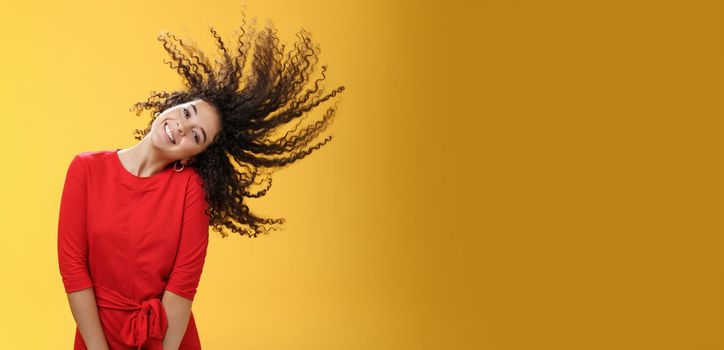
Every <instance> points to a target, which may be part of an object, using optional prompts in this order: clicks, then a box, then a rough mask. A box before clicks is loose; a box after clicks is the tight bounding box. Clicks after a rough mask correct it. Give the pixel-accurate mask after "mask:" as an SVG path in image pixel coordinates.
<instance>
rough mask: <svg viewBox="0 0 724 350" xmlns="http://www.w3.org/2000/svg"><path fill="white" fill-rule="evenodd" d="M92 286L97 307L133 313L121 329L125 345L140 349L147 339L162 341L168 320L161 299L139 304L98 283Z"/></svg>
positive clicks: (152, 299)
mask: <svg viewBox="0 0 724 350" xmlns="http://www.w3.org/2000/svg"><path fill="white" fill-rule="evenodd" d="M93 285H94V286H95V288H94V292H95V295H96V303H97V304H98V307H102V308H108V309H114V310H125V311H133V312H132V313H131V315H130V316H128V318H127V319H126V321H125V323H124V324H123V328H121V339H123V342H124V343H126V345H128V346H134V347H137V349H141V346H142V345H144V344H145V343H146V341H147V340H148V339H149V338H155V339H158V340H163V337H164V336H165V335H166V329H167V328H168V319H167V318H166V310H165V309H164V308H163V303H162V302H161V299H159V298H151V299H148V300H144V301H143V302H141V303H140V304H139V303H137V302H136V301H135V300H133V299H129V298H127V297H125V296H124V295H122V294H120V293H118V292H117V291H115V290H113V289H111V288H108V287H105V286H103V285H100V284H98V283H93Z"/></svg>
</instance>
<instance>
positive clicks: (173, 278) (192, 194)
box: [161, 173, 209, 350]
mask: <svg viewBox="0 0 724 350" xmlns="http://www.w3.org/2000/svg"><path fill="white" fill-rule="evenodd" d="M208 207H209V204H208V203H207V202H206V198H205V192H204V188H203V180H202V179H201V177H200V176H199V175H198V174H196V173H193V176H191V177H190V179H189V183H188V184H187V188H186V195H185V198H184V211H183V222H182V224H181V236H180V238H179V245H178V251H177V252H176V258H175V260H174V265H173V267H172V268H171V274H170V275H169V279H168V283H166V288H165V291H164V293H163V298H162V300H161V302H162V303H163V307H164V309H165V310H166V316H167V319H168V329H167V330H166V335H165V336H164V339H163V348H164V350H166V349H173V350H176V349H178V346H179V344H181V340H182V339H183V337H184V335H185V334H186V328H187V327H188V322H189V317H190V315H191V304H192V302H193V300H194V297H195V296H196V288H197V287H198V285H199V281H200V280H201V273H202V271H203V269H204V261H205V259H206V249H207V247H208V245H209V216H208V215H206V213H205V211H206V209H208Z"/></svg>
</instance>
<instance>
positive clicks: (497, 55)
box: [0, 0, 724, 350]
mask: <svg viewBox="0 0 724 350" xmlns="http://www.w3.org/2000/svg"><path fill="white" fill-rule="evenodd" d="M723 6H724V5H723V4H722V2H721V1H687V2H683V1H682V2H672V1H516V0H508V1H446V2H438V1H429V0H425V1H381V0H369V1H321V0H319V1H315V0H309V1H254V0H251V1H249V3H248V14H249V15H250V16H256V17H257V18H258V24H257V28H260V27H261V26H262V25H263V23H264V21H265V20H266V19H270V20H271V21H273V23H274V24H275V26H276V28H277V29H278V30H279V35H280V38H281V39H282V41H283V42H287V43H291V41H292V40H293V39H294V34H295V33H296V32H297V31H298V30H300V29H301V28H305V29H307V30H308V31H310V32H311V33H312V37H313V39H314V40H315V42H317V43H319V44H320V45H321V48H322V53H321V56H320V65H321V64H327V65H328V68H329V69H328V70H327V73H328V79H327V80H326V81H325V83H326V84H327V85H326V86H327V87H328V88H329V89H331V88H334V87H336V86H339V85H345V87H346V90H345V91H344V93H342V94H341V95H339V96H340V98H338V99H336V100H338V101H340V104H339V107H340V108H339V109H338V113H337V117H336V120H335V122H334V124H332V126H331V127H330V129H328V134H333V135H334V139H333V140H332V142H330V143H328V144H327V145H325V146H324V147H322V148H321V149H320V150H318V151H316V152H315V153H313V154H312V155H310V156H309V157H307V158H306V159H303V160H302V161H300V162H298V163H296V164H294V165H293V166H291V167H289V168H287V169H284V170H282V171H280V172H278V173H276V174H275V177H274V186H273V187H272V189H271V191H270V192H269V193H268V195H267V196H266V197H264V198H262V199H260V200H256V201H254V202H253V204H254V208H255V209H256V210H257V211H259V212H260V213H262V214H265V215H270V216H283V217H285V218H286V219H287V224H286V225H285V230H283V231H277V232H273V233H272V234H271V235H269V236H262V237H259V238H257V239H247V238H244V239H240V238H239V237H238V236H237V237H233V236H232V237H229V238H226V239H221V238H220V237H219V236H218V235H215V234H214V233H213V232H212V240H211V242H210V246H209V252H208V256H207V262H206V265H205V268H204V274H203V276H202V279H201V284H200V286H199V291H198V295H197V298H196V299H195V302H194V305H193V310H194V315H195V316H196V320H197V324H198V328H199V332H200V335H201V341H202V344H203V345H204V348H206V349H496V350H497V349H724V332H723V331H722V330H723V329H724V303H723V302H722V300H723V299H722V298H723V297H724V283H722V282H723V280H722V278H724V256H723V255H722V253H721V252H722V250H723V249H722V248H724V239H722V234H723V233H724V230H723V227H722V214H721V213H722V209H724V208H723V205H722V198H724V197H723V196H722V194H723V193H722V186H721V179H722V175H723V174H722V166H721V150H722V147H721V134H722V126H723V124H724V123H723V122H722V121H723V118H722V117H723V116H724V110H723V108H722V102H723V100H722V98H721V96H722V92H724V91H723V90H724V74H723V73H724V69H722V67H724V25H723V24H724V13H723V11H724V9H723ZM241 8H242V5H241V2H237V1H207V2H203V3H202V2H201V1H154V2H145V1H113V2H110V1H106V2H95V1H73V2H67V3H59V2H53V1H23V2H6V3H4V4H3V9H2V11H0V45H2V53H3V54H2V57H1V58H0V60H1V61H0V63H1V64H0V96H1V97H0V98H1V100H0V101H1V104H0V116H2V118H1V119H0V123H2V126H3V128H2V134H1V137H0V146H2V149H3V152H2V160H1V161H0V164H2V165H1V166H2V171H1V172H0V180H1V181H0V189H1V191H2V192H1V193H2V200H1V201H0V205H2V207H1V208H0V209H1V210H0V213H1V214H0V215H2V217H1V218H2V224H3V226H2V227H3V229H2V233H3V234H2V235H1V236H0V237H2V238H1V240H2V241H0V266H1V267H0V273H1V274H2V277H3V282H4V283H3V288H2V289H0V297H1V298H0V300H3V302H2V303H3V304H2V311H1V313H2V317H0V342H2V345H0V347H1V348H8V349H68V348H70V347H71V344H72V340H73V331H74V323H73V319H72V315H71V313H70V309H69V307H68V303H67V299H66V296H65V293H64V292H63V288H62V283H61V280H60V275H59V273H58V269H57V255H56V250H55V249H56V235H57V212H58V205H59V200H60V194H61V190H62V184H63V180H64V175H65V171H66V169H67V166H68V164H69V161H70V160H71V158H72V156H73V155H74V154H76V153H78V152H81V151H88V150H100V149H113V148H124V147H128V146H130V145H132V144H133V143H134V142H135V140H133V139H132V136H131V134H132V131H133V129H134V128H137V127H142V126H145V124H146V119H145V118H144V119H140V118H138V117H136V116H135V115H133V114H132V113H131V112H129V111H128V108H129V107H130V105H131V104H132V103H134V102H136V101H139V100H143V99H145V98H146V96H147V95H148V93H149V92H150V91H151V90H163V89H173V88H178V87H179V83H180V81H179V78H178V77H177V75H176V73H175V72H174V71H173V70H172V69H170V68H169V67H168V66H167V65H164V64H163V63H162V60H163V59H164V58H166V57H167V56H166V54H165V52H164V51H163V49H162V48H161V45H160V43H159V42H158V41H157V40H156V36H157V35H158V33H159V32H160V31H162V30H169V31H171V32H174V33H176V34H178V35H180V36H182V37H184V38H192V39H194V40H195V41H197V42H198V43H199V44H200V45H202V47H205V48H209V49H211V48H213V45H212V42H211V40H210V38H211V35H210V33H209V32H208V26H209V25H214V26H215V27H216V29H218V30H219V32H220V33H221V34H222V35H223V36H224V38H227V39H228V38H231V35H232V33H233V30H234V29H235V28H236V26H237V25H238V24H239V23H240V9H241ZM323 106H327V105H322V106H320V108H319V109H318V110H317V113H319V114H318V115H319V116H321V112H322V111H323V109H324V107H323Z"/></svg>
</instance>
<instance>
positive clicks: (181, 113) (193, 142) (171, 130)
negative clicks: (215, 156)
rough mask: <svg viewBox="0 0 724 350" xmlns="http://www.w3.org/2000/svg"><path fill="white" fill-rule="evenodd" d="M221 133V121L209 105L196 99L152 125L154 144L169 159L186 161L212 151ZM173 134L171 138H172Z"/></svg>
mask: <svg viewBox="0 0 724 350" xmlns="http://www.w3.org/2000/svg"><path fill="white" fill-rule="evenodd" d="M220 129H221V124H220V118H219V115H218V114H217V113H216V110H215V109H214V107H213V106H212V105H211V104H209V103H208V102H206V101H204V100H201V99H196V100H193V101H190V102H186V103H182V104H179V105H176V106H173V107H171V108H169V109H166V110H165V111H163V112H161V114H159V115H158V117H156V119H155V120H154V121H153V124H152V125H151V131H150V132H149V135H150V136H151V143H152V144H153V145H154V146H155V147H156V148H157V149H158V150H159V151H160V152H161V153H162V154H164V156H165V157H166V158H169V159H173V160H184V161H183V162H182V163H184V164H186V162H187V161H188V160H189V159H190V158H192V157H193V156H195V155H197V154H199V153H201V152H203V151H204V150H206V148H208V147H209V146H210V145H211V143H212V141H213V140H214V137H215V136H216V135H217V134H218V133H219V131H220ZM169 134H170V135H169Z"/></svg>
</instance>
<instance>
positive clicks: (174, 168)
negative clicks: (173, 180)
mask: <svg viewBox="0 0 724 350" xmlns="http://www.w3.org/2000/svg"><path fill="white" fill-rule="evenodd" d="M176 164H181V162H176V163H173V170H176V171H181V170H184V167H185V165H183V164H181V169H176Z"/></svg>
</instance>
